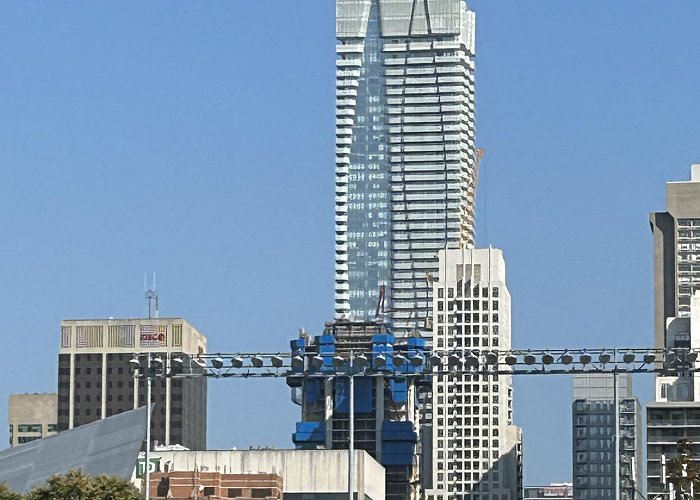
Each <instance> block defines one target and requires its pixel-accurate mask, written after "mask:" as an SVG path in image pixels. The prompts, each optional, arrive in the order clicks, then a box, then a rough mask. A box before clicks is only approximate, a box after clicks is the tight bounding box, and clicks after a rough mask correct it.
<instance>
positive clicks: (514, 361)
mask: <svg viewBox="0 0 700 500" xmlns="http://www.w3.org/2000/svg"><path fill="white" fill-rule="evenodd" d="M505 362H506V364H507V365H508V366H514V365H516V364H517V363H518V358H516V357H515V356H513V355H512V354H508V355H507V356H506V357H505Z"/></svg>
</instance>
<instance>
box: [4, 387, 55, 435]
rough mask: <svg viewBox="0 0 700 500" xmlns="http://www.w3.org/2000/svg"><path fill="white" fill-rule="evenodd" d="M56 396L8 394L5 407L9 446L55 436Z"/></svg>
mask: <svg viewBox="0 0 700 500" xmlns="http://www.w3.org/2000/svg"><path fill="white" fill-rule="evenodd" d="M56 402H57V395H56V394H55V393H53V394H46V393H44V394H10V398H9V402H8V405H7V414H8V418H7V420H8V423H9V425H10V446H17V445H20V444H24V443H29V442H31V441H34V440H37V439H41V438H44V437H46V436H51V435H53V434H56V432H57V431H58V416H57V409H56Z"/></svg>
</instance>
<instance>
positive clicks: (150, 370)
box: [130, 352, 165, 500]
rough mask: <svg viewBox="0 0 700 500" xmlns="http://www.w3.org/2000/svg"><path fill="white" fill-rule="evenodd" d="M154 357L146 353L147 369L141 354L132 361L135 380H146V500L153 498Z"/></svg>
mask: <svg viewBox="0 0 700 500" xmlns="http://www.w3.org/2000/svg"><path fill="white" fill-rule="evenodd" d="M152 355H153V353H150V352H147V353H146V366H145V369H144V367H142V366H141V359H140V357H139V354H135V355H134V357H133V358H132V359H131V361H130V363H131V365H132V367H133V368H134V378H145V382H146V451H145V456H144V458H145V460H144V469H143V477H144V484H145V493H144V496H145V499H146V500H150V498H151V464H150V463H149V462H150V458H151V457H150V454H151V412H152V406H151V399H152V397H151V384H152V382H153V378H154V377H155V376H156V373H155V368H154V366H153V364H152V363H151V357H152ZM161 362H162V361H161ZM163 375H165V373H163Z"/></svg>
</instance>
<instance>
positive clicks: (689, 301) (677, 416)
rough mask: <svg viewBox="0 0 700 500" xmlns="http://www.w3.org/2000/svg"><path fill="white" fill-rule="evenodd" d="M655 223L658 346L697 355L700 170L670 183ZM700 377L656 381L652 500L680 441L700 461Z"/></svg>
mask: <svg viewBox="0 0 700 500" xmlns="http://www.w3.org/2000/svg"><path fill="white" fill-rule="evenodd" d="M650 221H651V230H652V234H653V237H654V346H655V347H657V348H669V349H687V348H692V349H698V348H700V293H698V291H700V165H692V167H691V176H690V181H682V182H668V183H666V211H665V212H653V213H652V214H651V215H650ZM681 352H682V351H681ZM666 363H669V364H673V361H668V360H667V361H666ZM693 365H694V366H693ZM686 366H687V363H686ZM699 366H700V364H698V363H697V361H695V362H693V363H690V367H693V368H695V369H697V368H698V367H699ZM699 376H700V375H699V374H698V373H697V372H695V373H694V372H692V371H681V372H680V373H679V375H678V376H668V375H659V376H657V378H656V398H655V399H656V401H655V402H653V403H649V404H648V405H647V495H648V496H649V497H650V498H651V497H652V496H655V495H657V494H661V493H662V492H663V491H664V486H663V484H662V481H661V460H662V456H666V458H667V459H669V458H672V457H673V456H675V455H676V454H677V449H676V443H677V442H678V440H680V439H689V440H690V441H691V442H693V443H694V444H693V445H692V452H693V457H694V458H695V459H696V460H699V461H700V380H699V379H698V377H699Z"/></svg>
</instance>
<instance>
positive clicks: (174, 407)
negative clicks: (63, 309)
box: [58, 318, 207, 450]
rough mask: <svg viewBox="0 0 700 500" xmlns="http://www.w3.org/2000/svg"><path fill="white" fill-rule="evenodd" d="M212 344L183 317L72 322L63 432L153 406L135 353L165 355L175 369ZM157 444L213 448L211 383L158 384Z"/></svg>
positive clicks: (62, 369)
mask: <svg viewBox="0 0 700 500" xmlns="http://www.w3.org/2000/svg"><path fill="white" fill-rule="evenodd" d="M206 346H207V340H206V337H204V335H202V334H201V333H200V332H199V331H198V330H197V329H196V328H195V327H193V326H192V325H190V324H189V323H188V322H187V321H185V320H184V319H182V318H152V319H96V320H65V321H62V322H61V349H60V353H59V355H58V427H59V430H60V431H63V430H66V429H72V428H74V427H78V426H80V425H84V424H87V423H90V422H92V421H94V420H99V419H102V418H105V417H109V416H111V415H115V414H118V413H122V412H124V411H127V410H131V409H134V408H138V407H140V406H144V405H145V404H146V384H145V380H144V379H143V378H135V377H134V370H133V367H132V366H131V363H130V360H131V359H132V358H133V357H134V355H135V354H137V353H141V354H145V353H153V354H158V355H159V357H160V358H161V359H162V360H163V361H164V363H165V369H166V370H168V369H169V368H170V366H171V361H172V359H173V358H175V357H179V358H181V359H183V360H184V361H185V362H188V361H189V360H191V358H192V357H193V356H196V355H197V354H199V353H203V352H205V351H206ZM152 403H154V404H155V405H154V408H153V415H152V421H151V436H152V440H153V441H157V442H159V443H161V444H165V445H171V444H172V445H174V444H181V445H183V446H185V447H187V448H190V449H196V450H199V449H206V436H207V433H206V430H207V381H206V378H204V377H195V378H169V377H168V378H163V377H161V378H156V379H154V381H153V384H152Z"/></svg>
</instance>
